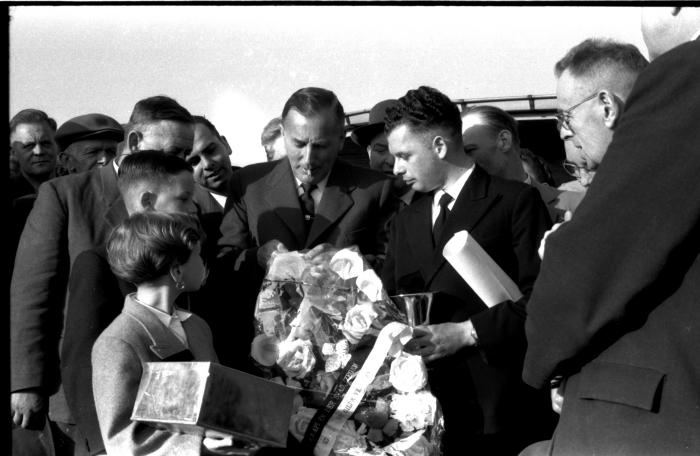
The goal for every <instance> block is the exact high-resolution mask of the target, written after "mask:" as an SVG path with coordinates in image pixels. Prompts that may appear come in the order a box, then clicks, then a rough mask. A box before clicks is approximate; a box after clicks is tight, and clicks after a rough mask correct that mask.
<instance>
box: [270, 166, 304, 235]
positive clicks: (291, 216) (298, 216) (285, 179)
mask: <svg viewBox="0 0 700 456" xmlns="http://www.w3.org/2000/svg"><path fill="white" fill-rule="evenodd" d="M265 186H266V191H265V202H266V204H267V205H268V208H269V209H270V210H272V211H273V212H274V213H275V214H276V215H277V217H279V219H280V220H282V222H284V224H285V225H286V226H287V228H288V229H289V230H290V231H291V232H292V234H293V235H294V237H295V238H296V240H297V245H299V246H302V245H304V241H305V240H306V228H305V227H304V217H303V214H302V212H301V205H300V203H299V194H298V192H297V187H296V185H295V180H294V175H293V174H292V168H291V166H290V165H289V160H286V159H285V160H280V161H279V163H277V165H276V166H275V167H274V168H273V170H272V172H271V173H270V174H268V176H267V178H266V182H265Z"/></svg>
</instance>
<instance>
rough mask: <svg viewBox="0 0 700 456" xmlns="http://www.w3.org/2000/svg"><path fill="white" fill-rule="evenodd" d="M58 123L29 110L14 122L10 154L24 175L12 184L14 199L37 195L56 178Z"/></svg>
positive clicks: (33, 110) (12, 120)
mask: <svg viewBox="0 0 700 456" xmlns="http://www.w3.org/2000/svg"><path fill="white" fill-rule="evenodd" d="M55 132H56V121H55V120H53V119H52V118H50V117H49V116H47V115H46V113H45V112H44V111H39V110H38V109H25V110H22V111H20V112H18V113H17V114H15V116H14V117H13V118H12V119H11V120H10V154H11V155H12V156H13V157H14V159H15V160H17V163H18V164H19V171H20V175H19V176H17V177H16V178H14V179H13V180H12V181H11V182H10V199H11V200H14V199H15V198H19V197H20V196H24V195H29V194H34V193H36V192H37V189H38V188H39V185H41V184H42V183H43V182H46V181H47V180H49V179H50V178H52V177H53V176H54V173H55V169H56V156H57V154H58V147H57V145H56V140H55Z"/></svg>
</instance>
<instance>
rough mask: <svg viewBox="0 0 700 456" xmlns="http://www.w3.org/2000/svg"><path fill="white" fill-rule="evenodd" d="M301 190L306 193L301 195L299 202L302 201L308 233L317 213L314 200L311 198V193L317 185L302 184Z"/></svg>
mask: <svg viewBox="0 0 700 456" xmlns="http://www.w3.org/2000/svg"><path fill="white" fill-rule="evenodd" d="M301 188H302V189H303V190H304V193H302V194H301V195H299V201H301V211H302V212H303V213H304V220H305V221H306V229H307V231H308V229H309V226H311V222H313V220H314V214H315V213H316V210H315V207H314V199H313V198H312V197H311V192H312V191H313V190H314V189H315V188H316V185H315V184H306V183H303V184H301Z"/></svg>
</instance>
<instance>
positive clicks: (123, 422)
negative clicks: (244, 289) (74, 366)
mask: <svg viewBox="0 0 700 456" xmlns="http://www.w3.org/2000/svg"><path fill="white" fill-rule="evenodd" d="M132 296H133V295H129V296H128V297H127V299H126V300H125V302H124V310H122V313H121V314H120V315H119V316H118V317H117V318H116V319H115V320H114V321H113V322H112V323H111V324H110V325H109V326H108V327H107V329H105V331H104V332H103V333H102V334H101V335H100V337H99V338H98V339H97V341H96V342H95V345H94V346H93V349H92V368H93V369H92V370H93V373H94V375H93V382H92V385H93V393H94V397H95V406H96V408H97V416H98V419H99V423H100V429H101V431H102V439H103V441H104V443H105V447H106V449H107V454H114V455H126V454H129V455H146V454H148V455H183V456H184V455H187V456H190V455H196V454H199V453H200V447H201V444H202V437H201V436H195V435H188V434H180V433H176V432H171V431H167V430H159V429H156V428H155V427H152V426H150V425H148V424H144V423H139V422H135V421H131V419H130V417H131V411H132V409H133V407H134V403H135V401H136V394H137V392H138V388H139V383H140V382H141V374H142V372H143V364H144V363H147V362H156V361H167V360H171V359H183V360H184V359H186V358H187V355H189V354H188V353H187V350H188V348H187V347H185V345H183V343H182V342H180V340H179V339H178V338H177V337H176V336H175V335H174V334H173V333H172V331H171V330H170V329H169V328H167V327H166V326H165V325H163V323H162V322H161V321H160V320H158V318H157V317H156V316H155V315H154V314H153V313H152V312H151V311H150V310H149V309H147V308H145V307H144V306H143V305H141V304H139V303H137V302H135V301H134V300H133V298H132ZM182 327H183V329H184V330H185V334H186V335H187V342H188V345H189V352H190V353H191V355H190V356H189V358H190V360H192V358H193V359H194V360H195V361H212V362H217V358H216V353H215V352H214V347H213V345H212V337H211V331H210V330H209V327H208V326H207V324H206V323H205V322H204V320H202V319H201V318H199V317H197V316H196V315H194V314H193V315H192V316H191V317H190V318H188V319H187V320H185V321H183V322H182ZM183 352H184V354H186V355H185V356H183Z"/></svg>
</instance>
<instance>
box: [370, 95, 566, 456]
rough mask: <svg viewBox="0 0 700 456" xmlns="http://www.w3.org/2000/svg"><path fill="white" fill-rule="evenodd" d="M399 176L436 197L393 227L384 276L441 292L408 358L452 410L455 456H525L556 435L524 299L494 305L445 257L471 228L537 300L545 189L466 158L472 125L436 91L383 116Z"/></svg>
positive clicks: (450, 444) (394, 283)
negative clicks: (528, 353)
mask: <svg viewBox="0 0 700 456" xmlns="http://www.w3.org/2000/svg"><path fill="white" fill-rule="evenodd" d="M385 125H386V127H385V128H386V132H387V138H388V145H389V151H390V152H391V154H392V155H393V156H394V157H395V163H394V173H395V174H396V175H398V176H401V177H402V178H403V179H404V181H405V182H406V183H407V184H408V185H410V186H411V188H412V189H414V190H415V191H418V192H423V193H427V195H425V196H424V197H422V198H419V199H418V200H417V201H415V202H414V203H413V204H411V205H410V206H408V207H407V208H406V209H404V210H403V211H401V212H399V213H398V214H397V215H396V217H395V218H394V222H393V223H392V227H391V233H390V238H389V248H388V253H387V258H386V263H385V265H384V269H383V274H382V276H383V277H382V278H383V281H384V283H385V285H386V287H387V289H388V291H389V293H390V294H396V293H416V292H433V293H435V299H434V301H433V304H432V309H431V311H430V313H429V315H428V318H429V324H427V325H421V326H418V327H416V328H415V331H414V338H413V340H411V341H410V342H409V343H408V344H407V346H406V347H407V350H409V351H412V352H414V353H416V354H419V355H422V356H423V358H424V359H425V360H426V361H427V365H428V368H429V381H430V387H431V389H432V391H433V392H434V393H435V395H436V396H437V398H438V399H439V400H440V401H441V404H442V408H443V411H444V414H445V427H446V435H445V446H446V448H445V454H447V455H453V454H465V453H467V452H469V453H470V454H499V455H500V454H513V455H515V454H517V453H518V452H519V451H520V450H521V449H522V448H524V447H525V446H526V445H528V444H529V443H531V442H533V441H536V440H538V439H539V438H540V437H538V436H547V435H549V434H550V433H551V430H552V428H553V422H552V420H553V416H552V413H551V411H549V410H548V405H549V404H548V397H547V392H546V391H542V390H541V391H537V390H535V389H532V388H530V387H528V386H527V385H525V384H524V383H522V381H521V380H520V369H521V366H522V357H523V355H524V353H525V335H524V331H523V322H524V318H525V309H524V306H525V301H526V298H523V299H520V300H518V301H517V302H512V301H504V302H501V303H498V304H495V305H494V306H493V307H490V308H489V307H487V306H486V305H485V304H484V302H483V301H482V300H481V298H480V297H479V296H478V295H477V294H476V293H475V292H474V290H472V288H471V287H469V286H468V285H467V284H466V283H465V281H464V280H463V279H462V278H461V277H460V276H459V274H458V273H457V271H456V270H455V269H454V268H453V267H452V266H451V265H450V264H449V263H448V262H447V261H446V260H445V258H444V257H443V254H442V252H443V247H444V246H445V244H446V242H447V241H448V240H449V239H450V238H451V237H452V236H453V235H454V234H455V233H457V232H460V231H463V230H467V231H468V232H469V235H470V236H471V238H472V239H474V240H476V241H477V242H478V243H479V244H480V245H481V247H482V248H483V249H484V250H485V252H486V253H487V254H488V255H489V256H490V257H491V258H492V259H493V260H494V261H495V262H496V264H497V265H498V266H499V267H500V268H501V269H503V271H504V272H505V273H506V274H507V275H508V276H509V277H510V279H511V280H512V281H513V282H515V284H516V285H517V286H518V287H519V288H520V290H521V291H522V293H523V294H524V295H525V296H526V297H527V296H528V295H529V292H530V289H531V288H532V285H533V283H534V281H535V277H536V276H537V273H538V271H539V258H538V256H537V242H538V241H539V239H540V238H541V237H542V235H543V234H544V232H545V231H546V230H547V229H548V228H549V227H550V224H551V222H550V218H549V214H548V213H547V208H546V207H545V205H544V203H543V202H542V199H541V198H540V196H539V193H538V192H537V190H536V189H534V188H533V187H531V186H528V185H526V184H524V183H521V182H515V181H508V180H505V179H500V178H497V177H494V176H490V175H488V174H487V173H486V172H485V171H484V170H482V169H481V168H480V167H478V166H477V165H475V164H474V161H473V159H472V158H471V157H470V156H468V155H467V154H465V153H464V146H463V142H462V133H461V132H462V121H461V118H460V113H459V110H458V108H457V107H456V106H455V105H454V104H453V103H452V102H451V101H450V99H449V98H448V97H447V96H445V95H444V94H442V93H441V92H439V91H437V90H436V89H433V88H430V87H425V86H423V87H420V88H418V89H417V90H410V91H408V92H407V93H406V95H405V96H403V97H402V98H400V99H399V102H398V105H397V106H395V107H392V108H389V109H388V110H387V114H386V118H385Z"/></svg>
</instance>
